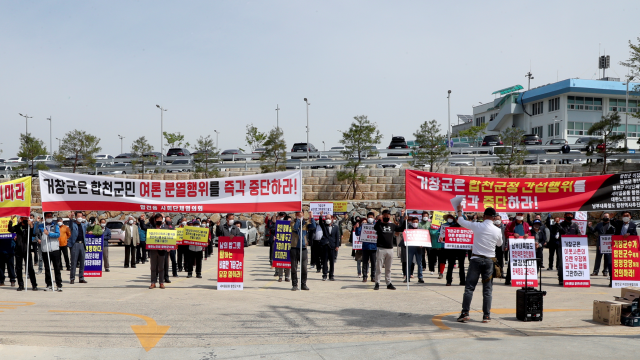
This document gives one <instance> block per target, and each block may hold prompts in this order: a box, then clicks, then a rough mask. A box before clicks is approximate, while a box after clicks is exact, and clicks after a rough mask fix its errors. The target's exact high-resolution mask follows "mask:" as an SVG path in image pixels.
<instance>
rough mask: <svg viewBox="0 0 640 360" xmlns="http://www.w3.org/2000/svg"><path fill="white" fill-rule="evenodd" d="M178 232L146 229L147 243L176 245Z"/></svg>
mask: <svg viewBox="0 0 640 360" xmlns="http://www.w3.org/2000/svg"><path fill="white" fill-rule="evenodd" d="M176 240H178V234H177V231H176V230H167V229H149V230H147V246H148V245H174V246H175V245H176Z"/></svg>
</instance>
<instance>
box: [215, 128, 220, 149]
mask: <svg viewBox="0 0 640 360" xmlns="http://www.w3.org/2000/svg"><path fill="white" fill-rule="evenodd" d="M213 132H215V133H216V149H217V150H218V151H220V146H219V144H218V135H220V131H218V130H213Z"/></svg>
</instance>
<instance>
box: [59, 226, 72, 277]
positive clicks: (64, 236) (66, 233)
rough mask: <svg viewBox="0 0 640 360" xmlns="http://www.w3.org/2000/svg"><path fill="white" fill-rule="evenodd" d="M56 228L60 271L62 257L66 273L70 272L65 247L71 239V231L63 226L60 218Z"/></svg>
mask: <svg viewBox="0 0 640 360" xmlns="http://www.w3.org/2000/svg"><path fill="white" fill-rule="evenodd" d="M57 221H58V228H59V229H60V237H59V238H58V243H59V244H60V254H61V255H62V256H60V269H62V257H63V256H64V262H65V264H66V265H67V271H71V266H70V265H69V248H68V247H67V241H69V238H70V237H71V230H70V229H69V227H68V226H67V225H65V224H64V222H63V221H62V218H61V217H59V218H58V220H57Z"/></svg>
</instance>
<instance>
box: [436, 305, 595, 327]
mask: <svg viewBox="0 0 640 360" xmlns="http://www.w3.org/2000/svg"><path fill="white" fill-rule="evenodd" d="M562 311H587V310H584V309H544V312H562ZM470 312H474V313H481V312H482V311H479V310H474V311H470ZM491 313H492V314H500V315H504V314H515V313H516V309H491ZM456 314H460V311H452V312H448V313H444V314H438V315H436V316H434V317H433V318H431V322H432V323H433V325H435V326H437V327H439V328H440V329H441V330H451V328H450V327H448V326H447V325H445V324H444V323H443V322H442V318H443V317H445V316H449V315H456Z"/></svg>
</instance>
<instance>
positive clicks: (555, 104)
mask: <svg viewBox="0 0 640 360" xmlns="http://www.w3.org/2000/svg"><path fill="white" fill-rule="evenodd" d="M557 110H560V98H559V97H557V98H553V99H549V112H551V111H557Z"/></svg>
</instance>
